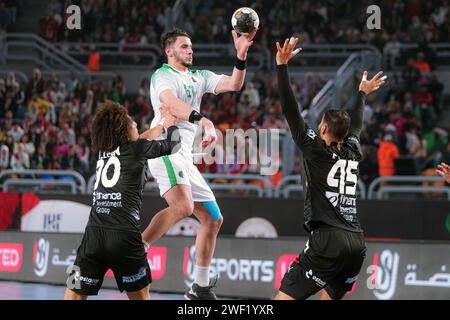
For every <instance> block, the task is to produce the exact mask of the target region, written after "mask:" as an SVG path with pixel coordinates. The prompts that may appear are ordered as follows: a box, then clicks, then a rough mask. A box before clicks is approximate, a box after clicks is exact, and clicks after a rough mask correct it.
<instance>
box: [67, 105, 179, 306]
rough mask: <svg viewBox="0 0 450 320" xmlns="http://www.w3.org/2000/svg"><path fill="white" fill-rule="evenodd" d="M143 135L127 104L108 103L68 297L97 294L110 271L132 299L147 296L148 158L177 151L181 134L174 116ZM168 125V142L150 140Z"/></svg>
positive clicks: (98, 121) (95, 140) (95, 130)
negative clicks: (143, 213)
mask: <svg viewBox="0 0 450 320" xmlns="http://www.w3.org/2000/svg"><path fill="white" fill-rule="evenodd" d="M165 117H166V120H165V123H164V128H163V126H162V125H161V126H157V127H155V128H153V129H150V130H147V131H146V132H144V133H143V134H142V135H140V136H139V134H138V131H137V129H136V123H135V122H134V121H133V120H132V119H131V118H130V117H129V116H128V114H127V110H126V109H125V108H124V107H123V106H119V105H118V104H116V103H114V102H111V101H108V102H106V103H104V104H103V105H101V106H100V108H99V110H98V111H97V112H96V114H95V116H94V119H93V123H92V133H91V139H92V147H93V149H94V150H95V151H98V152H99V155H98V161H97V170H96V179H95V185H94V193H93V203H92V209H91V214H90V217H89V221H88V223H87V226H86V230H85V233H84V236H83V240H82V242H81V244H80V246H79V248H78V251H77V257H76V260H75V263H74V266H73V267H72V268H71V274H70V275H69V279H68V281H67V286H68V288H67V290H66V294H65V296H64V299H86V298H87V296H88V295H96V294H97V293H98V290H99V289H100V287H101V285H102V282H103V277H104V275H105V273H106V272H107V270H108V269H111V270H112V271H113V272H114V276H115V278H116V281H117V285H118V287H119V290H120V291H121V292H122V291H124V290H125V291H126V292H127V295H128V297H129V298H130V299H148V298H149V284H150V283H151V273H150V266H149V264H148V261H147V258H146V252H145V248H144V244H143V242H142V238H141V233H140V228H139V223H140V222H139V220H140V209H141V203H142V191H143V188H144V184H145V166H146V165H147V160H148V159H151V158H156V157H161V156H164V155H169V154H171V153H174V152H176V151H177V149H179V144H180V137H179V134H178V129H177V127H176V126H174V124H175V118H173V117H171V116H170V115H169V114H167V113H166V114H165ZM164 129H167V140H159V141H149V140H147V139H146V138H152V137H157V136H159V135H160V134H161V133H162V131H163V130H164Z"/></svg>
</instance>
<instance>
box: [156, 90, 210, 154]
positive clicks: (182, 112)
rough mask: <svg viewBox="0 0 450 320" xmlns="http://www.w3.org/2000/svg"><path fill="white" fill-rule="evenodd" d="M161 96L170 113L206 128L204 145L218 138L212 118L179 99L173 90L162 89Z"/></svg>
mask: <svg viewBox="0 0 450 320" xmlns="http://www.w3.org/2000/svg"><path fill="white" fill-rule="evenodd" d="M159 98H160V100H161V101H162V102H163V103H164V105H165V106H166V107H167V110H168V111H169V113H170V114H172V115H173V116H174V117H176V118H178V119H181V120H187V121H189V122H192V123H195V122H197V123H198V124H199V125H200V126H202V127H203V129H204V130H205V137H204V138H203V140H202V146H203V147H206V146H208V145H210V144H212V143H214V142H215V141H216V140H217V134H216V129H215V127H214V124H213V123H212V122H211V120H209V119H207V118H206V117H204V116H203V115H202V114H200V113H199V112H197V111H195V110H194V109H192V108H191V107H190V106H189V105H188V104H187V103H186V102H184V101H183V100H181V99H179V98H178V97H177V96H176V95H175V93H174V92H173V91H172V90H170V89H166V90H164V91H162V92H161V93H160V95H159Z"/></svg>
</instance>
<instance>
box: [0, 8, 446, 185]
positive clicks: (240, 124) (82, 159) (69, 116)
mask: <svg viewBox="0 0 450 320" xmlns="http://www.w3.org/2000/svg"><path fill="white" fill-rule="evenodd" d="M366 2H367V1H361V2H359V1H358V2H355V1H336V3H334V4H333V5H332V6H331V5H327V4H328V2H327V1H320V0H317V1H308V0H305V1H301V2H299V3H297V2H295V1H284V0H280V1H277V2H275V3H273V2H271V5H267V1H265V0H259V1H258V0H257V1H251V2H250V1H234V0H229V1H188V2H187V3H188V4H190V5H191V6H190V7H189V5H188V7H187V8H186V11H185V15H186V16H187V17H192V19H187V20H186V21H187V22H188V24H186V25H185V26H184V27H185V29H186V30H187V31H188V32H190V33H192V34H193V35H194V37H195V42H197V43H201V42H212V43H214V42H217V43H223V42H227V41H229V39H228V38H229V31H230V30H229V28H230V26H229V22H228V20H224V17H228V16H231V14H232V12H233V11H234V9H235V8H236V7H238V6H244V5H247V4H248V5H251V6H252V7H254V9H255V10H256V11H257V12H258V14H259V16H260V20H261V29H260V31H259V32H258V36H257V39H256V41H257V42H259V43H260V44H262V45H267V46H269V44H270V43H273V41H274V39H278V38H279V37H285V36H288V35H291V34H293V33H294V34H295V33H299V35H300V37H301V41H302V42H303V43H325V42H330V43H358V42H369V43H372V44H374V45H376V46H378V47H379V48H380V49H382V50H384V54H385V55H389V54H391V53H393V52H395V50H396V46H395V43H396V42H421V41H426V42H433V41H449V39H447V38H448V37H449V34H450V32H448V31H450V29H449V28H448V25H449V23H448V21H449V14H450V13H449V10H448V1H419V0H411V1H404V0H392V1H375V2H374V3H370V4H378V5H379V6H380V7H381V10H382V14H383V15H387V16H383V20H382V21H383V22H382V23H383V24H384V25H383V29H382V30H381V31H379V32H374V33H368V32H367V30H366V29H365V28H362V29H358V28H357V25H365V23H358V24H352V23H350V24H349V25H347V24H346V22H345V21H355V16H357V17H359V18H360V19H365V18H366V13H365V9H366V8H367V6H368V5H369V3H368V2H367V3H366ZM2 3H7V6H3V7H2ZM11 3H14V1H9V2H8V1H3V2H2V1H0V22H1V21H2V20H1V19H2V18H1V17H2V15H1V13H2V12H4V11H5V10H4V8H5V7H7V8H11ZM71 3H72V1H68V0H66V1H58V0H51V1H49V6H48V10H47V16H46V17H45V18H44V19H43V20H42V21H41V32H40V33H41V36H43V37H44V38H46V39H47V40H50V41H87V42H90V41H99V42H126V43H141V44H146V43H158V41H159V40H158V39H159V36H160V34H161V33H162V32H164V31H165V29H166V27H167V26H168V25H169V24H168V20H170V19H169V17H170V10H166V9H163V8H169V7H170V6H171V5H173V3H174V1H165V2H164V4H161V1H138V0H135V1H118V0H117V1H116V0H93V1H85V0H82V1H81V8H82V14H83V18H82V19H83V31H82V32H80V31H77V30H72V31H69V30H67V29H66V28H62V27H61V26H62V24H63V21H64V19H65V14H64V8H65V7H67V5H69V4H71ZM293 3H296V6H295V7H292V5H293ZM2 8H3V9H2ZM286 13H287V14H286ZM355 13H357V14H355ZM359 13H361V14H359ZM346 17H349V18H350V17H352V19H346ZM359 18H358V19H359ZM358 19H357V20H358ZM189 23H190V25H189ZM268 26H270V28H269V27H268ZM0 28H1V23H0ZM86 30H88V31H86ZM430 30H432V31H430ZM433 62H434V59H433V53H432V51H427V50H424V51H418V53H417V54H416V55H414V56H410V57H409V59H408V60H406V62H405V66H404V68H403V70H401V71H400V72H396V73H392V75H390V76H389V78H388V79H389V80H388V84H387V85H386V86H385V87H384V88H382V89H380V90H379V92H378V93H376V94H372V95H371V96H369V98H368V100H367V105H366V106H365V110H364V119H365V123H364V130H363V132H362V134H361V143H362V151H363V160H362V162H361V164H360V173H361V178H362V180H363V181H364V182H365V183H366V184H368V183H370V182H371V181H373V179H375V178H376V177H378V176H389V175H394V174H402V173H405V172H402V170H403V169H402V165H401V161H400V160H402V159H403V160H405V161H407V160H411V161H410V162H409V166H408V168H407V169H404V170H406V171H408V170H409V172H408V174H421V173H424V172H425V173H427V172H428V171H427V170H428V169H431V168H434V167H435V166H436V165H437V164H438V163H439V162H440V161H444V162H447V163H450V143H449V139H448V132H447V131H446V130H445V129H442V128H438V127H436V122H437V120H438V119H439V117H440V115H441V112H442V91H443V84H442V83H440V82H439V80H438V79H437V77H436V75H435V74H434V72H433V71H434V67H435V66H434V65H433ZM324 84H325V79H324V77H323V76H321V75H320V74H317V73H316V74H312V73H307V74H306V75H305V77H304V78H300V79H297V78H293V79H292V88H293V90H294V93H295V95H296V98H297V101H298V103H299V104H300V105H301V106H302V108H303V109H307V108H308V107H309V105H310V104H311V101H312V99H313V97H314V96H315V94H316V93H317V92H318V90H320V89H321V88H322V87H323V85H324ZM148 88H149V80H148V79H144V80H143V81H142V83H141V87H140V89H139V93H138V95H137V96H134V95H130V94H128V92H127V89H126V85H125V83H124V81H123V79H122V78H121V77H120V76H117V78H116V79H115V80H114V81H108V82H87V81H81V80H80V79H77V78H76V77H75V75H71V76H70V77H69V78H68V79H65V80H64V81H63V80H62V79H60V78H59V77H58V76H57V75H56V74H53V75H51V76H49V77H48V78H44V77H43V76H42V73H41V71H40V70H39V69H35V70H34V72H33V74H32V75H31V76H30V80H29V81H28V83H21V82H19V81H18V79H16V77H15V75H14V74H13V73H10V74H8V76H7V77H6V78H4V79H1V78H0V142H1V147H0V170H4V169H7V168H13V169H21V168H37V169H73V170H77V171H79V172H80V173H81V174H83V175H84V176H85V177H89V176H91V175H92V174H93V172H94V170H95V161H96V155H95V154H93V153H92V152H90V139H89V134H90V127H89V123H90V120H91V118H92V115H93V113H94V112H95V110H96V108H97V106H98V104H99V103H100V102H102V101H104V100H106V99H110V100H113V101H116V102H119V103H121V104H123V105H124V106H125V107H126V108H127V109H128V111H129V113H130V115H131V116H132V117H133V118H134V119H135V120H136V122H137V123H138V125H139V129H140V130H144V129H146V128H147V127H148V125H149V123H150V121H151V118H152V117H153V111H152V107H151V105H150V103H149V100H148ZM202 113H203V114H205V115H206V116H207V117H208V118H210V119H211V120H212V121H213V123H214V124H215V125H216V128H217V129H219V130H221V131H222V132H225V131H226V130H227V129H243V130H247V129H249V128H255V129H271V128H281V132H282V133H283V132H287V130H288V127H287V124H286V121H285V119H284V118H283V116H282V113H281V106H280V102H279V96H278V90H277V77H276V73H275V72H273V71H267V70H261V71H257V72H255V73H254V74H253V75H252V77H251V79H249V81H247V82H246V83H245V85H244V88H243V90H242V91H241V92H238V93H226V94H221V95H218V96H215V95H212V94H206V95H205V96H204V98H203V102H202ZM248 143H249V142H246V144H248ZM240 147H248V145H247V146H245V145H241V146H239V145H237V146H235V150H232V151H236V150H237V149H238V148H240ZM216 156H218V155H216ZM274 157H275V158H276V159H275V160H277V161H278V160H279V158H280V157H281V155H278V154H276V155H274ZM246 160H248V158H246ZM404 163H406V162H404ZM199 167H200V169H201V171H202V172H212V173H229V174H236V173H256V174H257V173H259V172H260V171H259V169H260V168H259V165H258V164H256V165H254V164H252V163H248V161H247V162H246V163H244V164H241V163H232V164H226V165H222V164H213V165H205V164H203V163H201V164H199ZM300 167H301V155H300V154H298V155H297V156H296V159H295V163H294V169H293V170H292V171H291V172H284V174H299V173H300ZM280 178H281V172H280V173H277V175H275V176H274V177H273V179H272V183H273V184H276V183H277V182H278V181H279V179H280Z"/></svg>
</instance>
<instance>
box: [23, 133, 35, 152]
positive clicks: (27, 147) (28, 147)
mask: <svg viewBox="0 0 450 320" xmlns="http://www.w3.org/2000/svg"><path fill="white" fill-rule="evenodd" d="M20 143H21V144H22V145H23V150H24V151H25V152H26V153H27V154H28V157H29V158H32V156H33V155H34V152H35V151H36V148H35V146H34V143H33V142H31V141H29V138H28V135H27V134H26V135H23V136H22V138H21V139H20Z"/></svg>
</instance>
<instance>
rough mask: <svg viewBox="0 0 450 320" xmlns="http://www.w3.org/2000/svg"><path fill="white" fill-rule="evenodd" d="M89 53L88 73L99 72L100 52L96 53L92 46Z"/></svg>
mask: <svg viewBox="0 0 450 320" xmlns="http://www.w3.org/2000/svg"><path fill="white" fill-rule="evenodd" d="M90 49H91V51H90V53H89V61H88V64H87V68H88V70H89V71H90V72H93V73H94V72H99V71H100V52H98V51H97V49H96V48H95V46H94V45H91V48H90Z"/></svg>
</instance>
